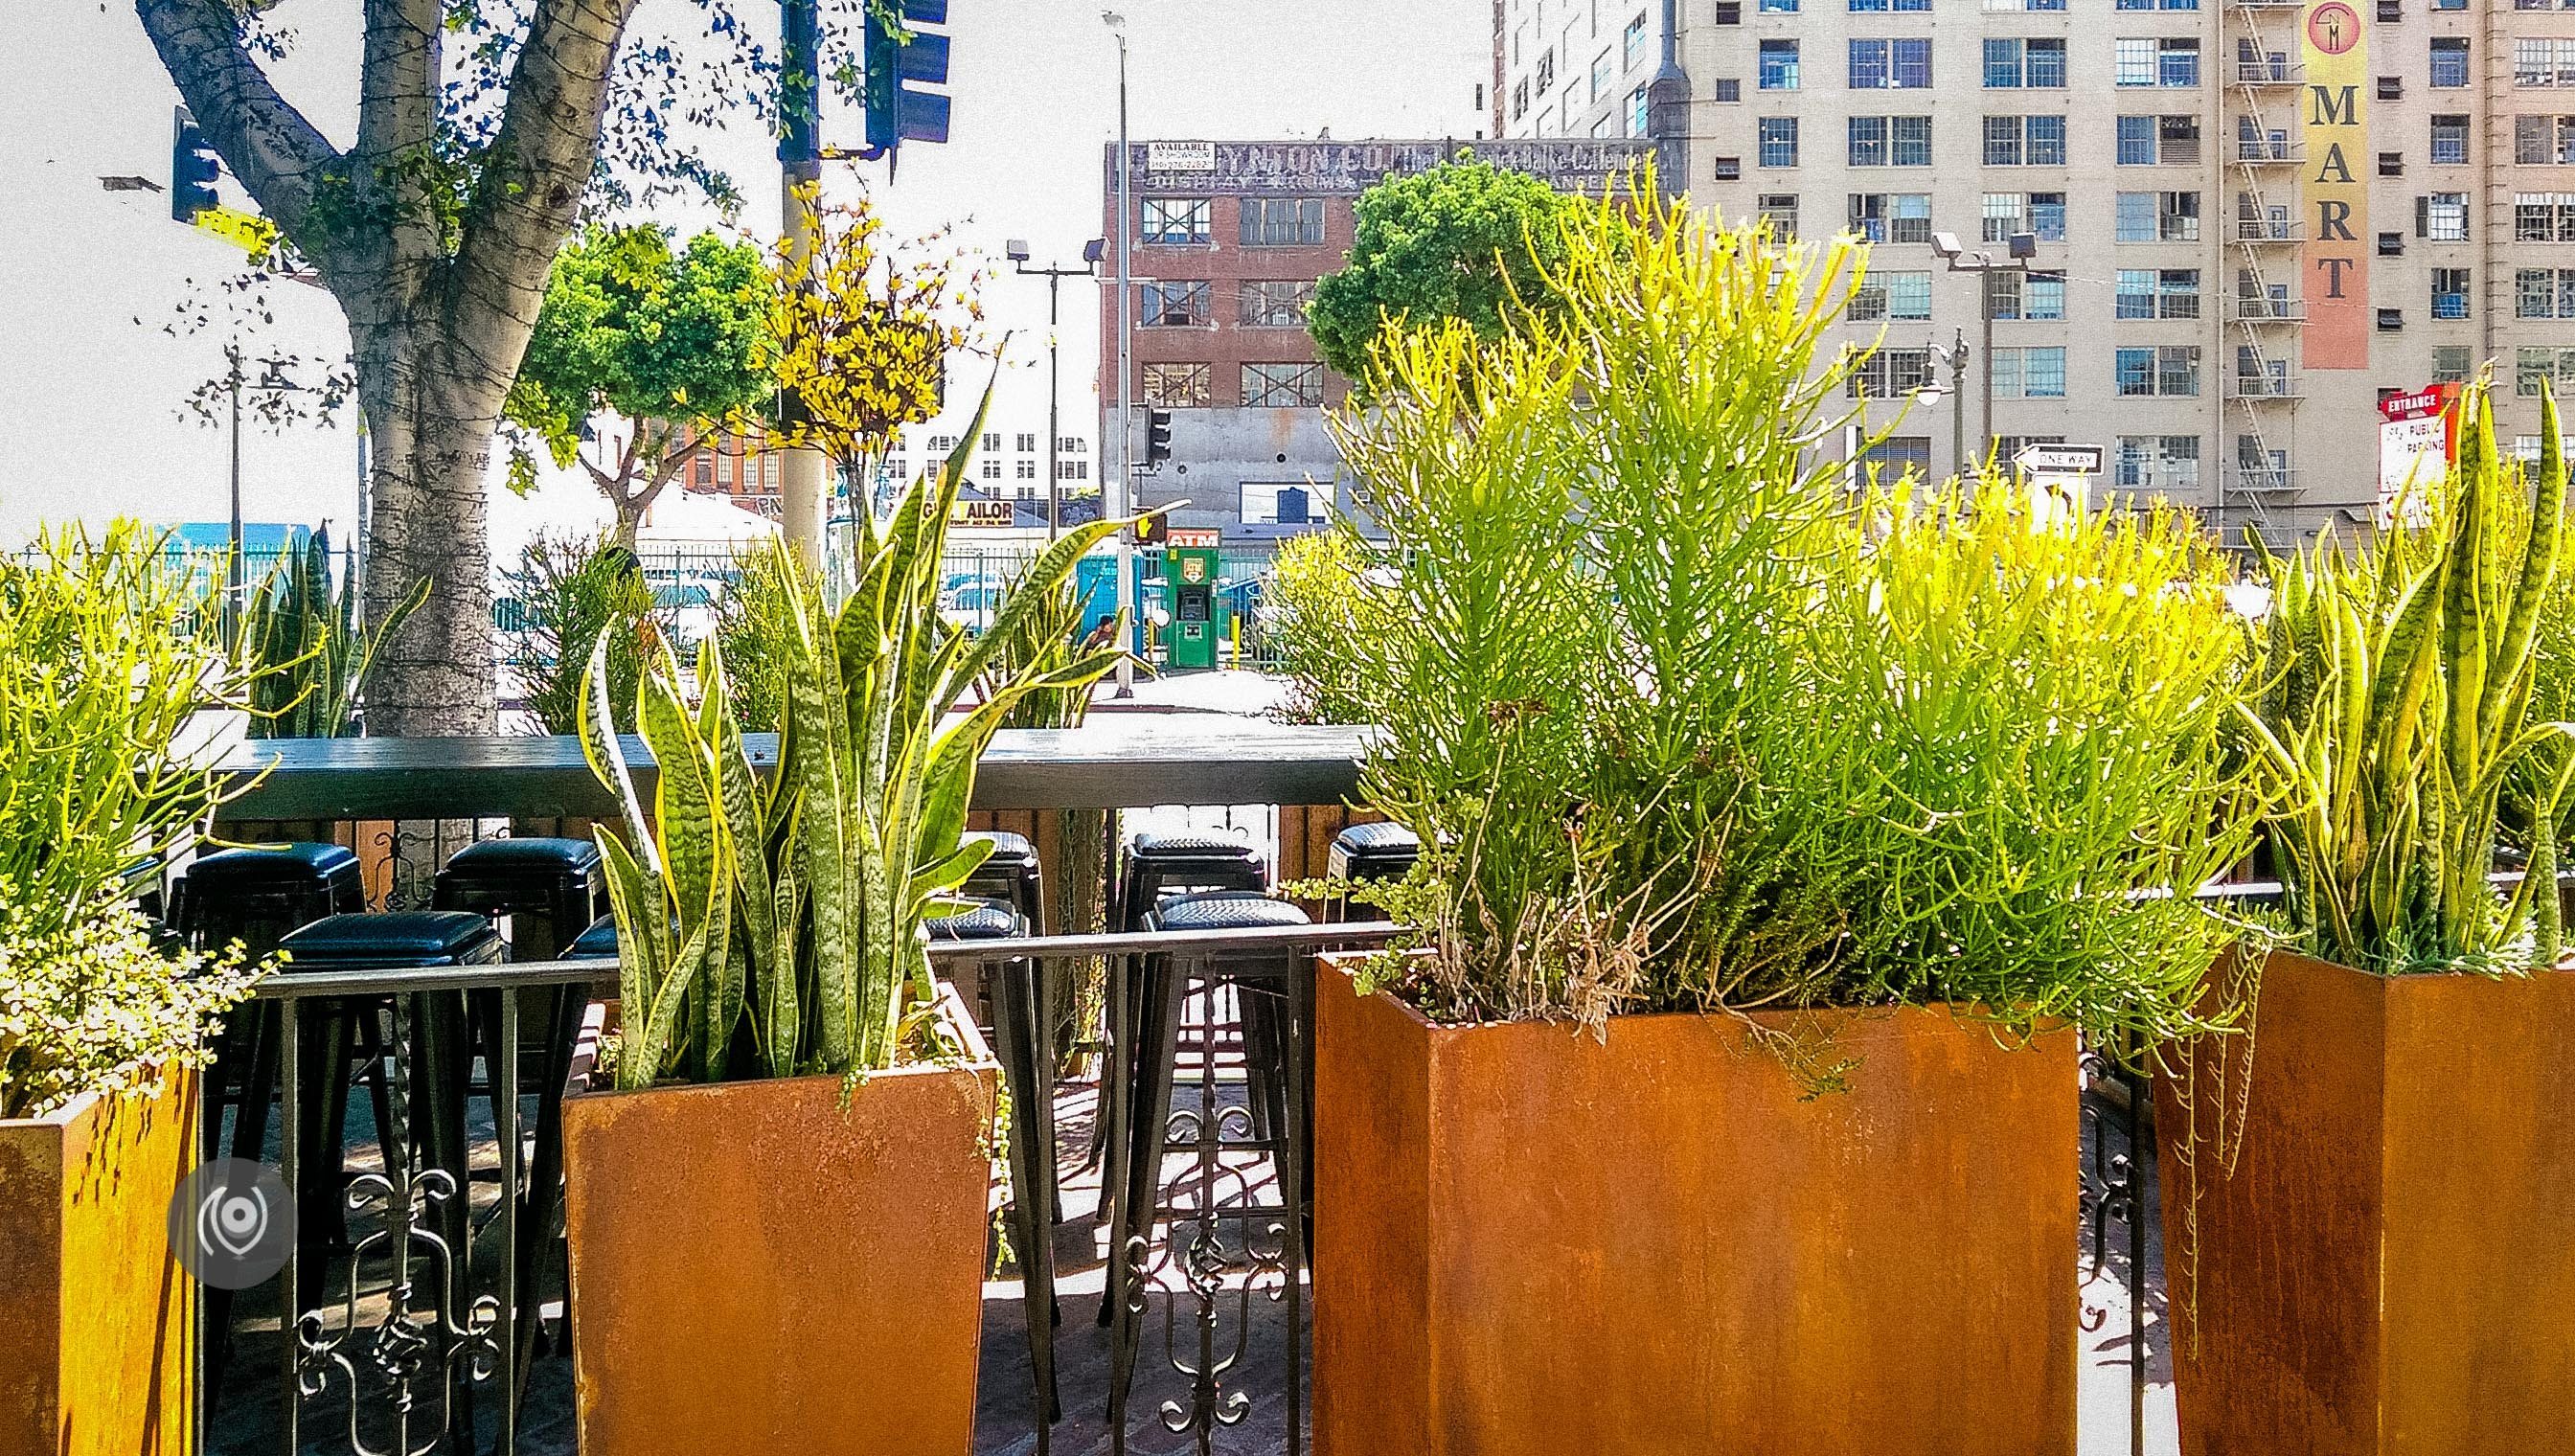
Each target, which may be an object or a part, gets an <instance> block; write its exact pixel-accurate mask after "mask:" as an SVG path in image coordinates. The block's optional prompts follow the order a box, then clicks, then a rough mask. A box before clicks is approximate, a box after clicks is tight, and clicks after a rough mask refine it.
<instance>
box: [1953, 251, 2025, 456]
mask: <svg viewBox="0 0 2575 1456" xmlns="http://www.w3.org/2000/svg"><path fill="white" fill-rule="evenodd" d="M1931 253H1932V256H1934V257H1936V258H1938V259H1939V260H1940V261H1941V262H1943V263H1945V264H1947V265H1948V266H1949V271H1950V272H1951V273H1972V274H1974V275H1976V297H1977V299H1978V301H1979V303H1980V304H1981V305H1982V306H1981V307H1980V308H1978V309H1977V311H1976V312H1978V313H1979V314H1981V315H1983V316H1984V317H1983V319H1982V320H1981V323H1982V326H1983V330H1984V351H1985V359H1984V365H1985V368H1984V394H1985V407H1984V415H1983V417H1982V424H1983V428H1984V432H1985V439H1984V444H1983V446H1982V447H1980V448H1979V449H1978V450H1977V452H1976V453H1977V455H1978V456H1979V457H1981V456H1983V455H1984V454H1985V453H1986V452H1988V451H1990V450H1992V449H1993V448H1994V275H1995V274H1997V273H2018V274H2022V275H2026V274H2028V272H2029V269H2030V260H2031V259H2033V258H2035V257H2037V256H2038V235H2037V234H2035V233H2014V234H2012V235H2011V236H2010V238H2008V239H2007V240H2005V255H2004V256H2003V257H2000V258H1997V257H1995V256H1994V255H1993V254H1992V253H1991V252H1988V251H1985V250H1981V249H1979V250H1978V251H1976V252H1972V253H1970V252H1968V251H1966V250H1965V249H1963V248H1961V247H1960V246H1959V244H1958V235H1957V234H1955V233H1933V234H1932V235H1931ZM1960 473H1961V474H1964V472H1963V471H1961V472H1960Z"/></svg>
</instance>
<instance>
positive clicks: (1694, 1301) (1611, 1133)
mask: <svg viewBox="0 0 2575 1456" xmlns="http://www.w3.org/2000/svg"><path fill="white" fill-rule="evenodd" d="M1765 1019H1766V1018H1765ZM1835 1019H1836V1020H1837V1021H1839V1022H1840V1027H1839V1045H1840V1047H1841V1048H1842V1049H1843V1050H1844V1051H1845V1052H1846V1053H1848V1054H1849V1055H1852V1056H1856V1057H1858V1058H1861V1060H1860V1063H1859V1065H1858V1066H1857V1067H1855V1068H1854V1069H1853V1070H1852V1072H1851V1074H1850V1089H1849V1090H1848V1091H1847V1092H1844V1093H1835V1094H1827V1095H1824V1096H1821V1097H1818V1098H1815V1099H1812V1100H1803V1101H1801V1100H1800V1099H1799V1097H1798V1094H1797V1087H1796V1085H1795V1083H1794V1082H1793V1080H1792V1079H1791V1078H1790V1076H1789V1075H1788V1073H1787V1071H1786V1069H1785V1068H1784V1067H1783V1066H1782V1064H1781V1063H1780V1061H1779V1060H1778V1059H1777V1058H1776V1057H1775V1056H1773V1055H1771V1054H1769V1053H1767V1052H1764V1051H1760V1050H1756V1049H1753V1048H1751V1047H1749V1046H1747V1045H1746V1043H1745V1034H1744V1030H1743V1028H1742V1026H1741V1025H1740V1024H1739V1023H1736V1022H1732V1021H1728V1020H1725V1019H1722V1018H1716V1017H1706V1016H1693V1015H1665V1016H1626V1017H1619V1018H1616V1019H1614V1020H1612V1021H1611V1022H1610V1023H1609V1030H1608V1037H1607V1041H1606V1044H1605V1045H1604V1044H1602V1043H1601V1042H1599V1041H1595V1040H1594V1039H1592V1038H1590V1037H1588V1036H1582V1035H1577V1034H1575V1033H1574V1032H1573V1031H1572V1030H1571V1029H1570V1028H1567V1027H1565V1026H1562V1025H1549V1024H1543V1023H1517V1024H1507V1025H1486V1026H1467V1027H1443V1026H1435V1025H1432V1024H1431V1023H1429V1022H1428V1021H1426V1020H1424V1019H1423V1018H1422V1017H1421V1016H1420V1015H1419V1014H1417V1013H1416V1012H1414V1011H1413V1010H1412V1009H1411V1008H1410V1007H1409V1006H1407V1005H1405V1004H1403V1003H1401V1002H1399V1001H1397V1000H1395V999H1393V998H1391V997H1389V996H1385V995H1381V994H1380V995H1371V996H1364V997H1362V996H1360V995H1359V994H1358V993H1357V991H1356V988H1355V985H1354V983H1353V982H1352V981H1351V979H1350V978H1349V976H1348V975H1347V974H1346V973H1344V972H1343V970H1342V969H1341V968H1340V967H1339V966H1337V965H1335V964H1334V963H1333V962H1332V961H1331V960H1330V958H1328V957H1327V958H1326V961H1325V964H1324V966H1323V967H1322V969H1321V970H1320V971H1319V984H1318V986H1317V997H1316V1011H1315V1033H1316V1035H1315V1108H1314V1119H1315V1120H1314V1158H1315V1167H1314V1255H1313V1267H1314V1396H1313V1410H1314V1450H1315V1452H1316V1456H1372V1453H1379V1452H1393V1451H1402V1452H1406V1453H1426V1456H1469V1453H1472V1456H1515V1453H1528V1456H1541V1453H1543V1456H1562V1453H1565V1452H1574V1451H1579V1452H1583V1453H1585V1456H1604V1453H1606V1456H1620V1453H1633V1456H1648V1453H1650V1456H1671V1453H1675V1452H1685V1451H1686V1452H1701V1451H1705V1452H1718V1451H1722V1452H1725V1453H1728V1456H1770V1453H1815V1456H1824V1453H1833V1456H1849V1453H1854V1452H1899V1451H1900V1452H1904V1453H1907V1456H1996V1453H2001V1452H2011V1453H2014V1456H2070V1453H2071V1452H2072V1451H2073V1450H2074V1373H2075V1372H2074V1360H2075V1351H2074V1339H2075V1319H2074V1312H2075V1309H2076V1297H2075V1259H2074V1257H2073V1255H2072V1249H2073V1247H2074V1242H2075V1217H2076V1214H2075V1201H2076V1195H2077V1181H2078V1180H2077V1178H2076V1174H2075V1166H2074V1163H2075V1149H2076V1144H2077V1119H2078V1116H2079V1104H2078V1097H2077V1088H2078V1082H2077V1078H2076V1073H2075V1054H2076V1049H2075V1045H2074V1037H2073V1035H2072V1034H2071V1033H2070V1032H2066V1031H2050V1032H2047V1033H2045V1034H2043V1035H2041V1036H2039V1037H2038V1038H2037V1039H2036V1042H2035V1044H2034V1045H2032V1046H2030V1047H2027V1048H2024V1049H2017V1050H2012V1049H2005V1048H2004V1047H2002V1046H1999V1045H1997V1044H1996V1041H1995V1037H1994V1033H1993V1032H1992V1030H1991V1029H1989V1028H1988V1027H1985V1026H1982V1025H1978V1024H1975V1023H1972V1022H1968V1021H1961V1020H1958V1019H1955V1018H1953V1017H1952V1016H1951V1015H1950V1014H1949V1013H1948V1012H1947V1011H1946V1010H1945V1009H1942V1008H1937V1007H1934V1008H1927V1009H1926V1008H1916V1009H1908V1010H1900V1011H1891V1012H1880V1013H1872V1014H1865V1015H1861V1014H1848V1015H1843V1014H1836V1016H1835ZM1775 1024H1779V1025H1782V1026H1785V1025H1786V1024H1788V1023H1787V1021H1786V1019H1785V1018H1784V1017H1783V1018H1780V1019H1779V1020H1778V1021H1777V1022H1776V1023H1775Z"/></svg>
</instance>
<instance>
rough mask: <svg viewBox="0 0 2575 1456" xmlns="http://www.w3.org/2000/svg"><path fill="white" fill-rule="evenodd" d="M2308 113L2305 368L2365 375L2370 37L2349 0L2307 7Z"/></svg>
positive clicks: (2303, 166)
mask: <svg viewBox="0 0 2575 1456" xmlns="http://www.w3.org/2000/svg"><path fill="white" fill-rule="evenodd" d="M2301 30H2302V31H2303V33H2304V34H2303V39H2302V41H2301V43H2300V46H2301V49H2302V50H2303V51H2304V53H2305V57H2304V58H2305V61H2306V68H2307V69H2306V90H2305V101H2306V105H2305V106H2304V107H2303V108H2302V110H2303V112H2304V115H2302V116H2301V117H2300V118H2299V121H2300V124H2301V138H2300V139H2301V140H2302V141H2303V142H2304V143H2305V146H2304V148H2303V149H2302V155H2303V157H2304V160H2303V161H2302V162H2301V163H2300V165H2299V173H2298V176H2299V194H2300V196H2299V201H2300V203H2301V204H2302V205H2303V209H2304V211H2305V214H2306V220H2307V239H2306V247H2305V250H2304V252H2305V256H2304V257H2303V259H2302V260H2301V261H2302V263H2303V264H2304V268H2303V272H2304V274H2305V287H2304V288H2303V289H2302V290H2301V293H2302V294H2303V296H2304V297H2305V299H2306V304H2307V328H2306V344H2305V354H2304V356H2303V361H2304V363H2305V365H2306V367H2307V368H2309V369H2367V368H2368V367H2369V334H2370V316H2369V257H2368V254H2367V253H2366V252H2364V251H2363V250H2364V248H2366V247H2367V246H2368V243H2367V240H2368V238H2369V174H2368V172H2367V171H2365V170H2363V169H2364V168H2365V167H2366V166H2367V165H2368V163H2369V160H2370V158H2369V147H2368V132H2367V130H2366V127H2367V121H2366V119H2365V118H2364V117H2363V116H2362V114H2361V107H2362V106H2363V105H2365V104H2366V103H2365V101H2364V100H2363V98H2364V97H2365V96H2367V94H2368V92H2369V89H2370V80H2369V44H2368V36H2367V35H2366V34H2365V33H2364V32H2363V31H2362V29H2361V23H2360V12H2359V11H2358V10H2357V9H2355V8H2353V6H2352V5H2351V4H2350V3H2349V0H2315V3H2313V4H2310V5H2309V6H2308V7H2307V9H2306V13H2305V16H2304V24H2303V25H2302V26H2301Z"/></svg>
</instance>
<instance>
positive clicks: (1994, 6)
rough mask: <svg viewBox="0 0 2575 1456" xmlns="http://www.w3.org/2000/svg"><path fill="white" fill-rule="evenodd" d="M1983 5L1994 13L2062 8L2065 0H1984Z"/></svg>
mask: <svg viewBox="0 0 2575 1456" xmlns="http://www.w3.org/2000/svg"><path fill="white" fill-rule="evenodd" d="M1984 7H1985V9H1986V10H1988V11H1993V12H1996V13H2000V12H2006V11H2022V10H2063V9H2064V8H2065V0H1984Z"/></svg>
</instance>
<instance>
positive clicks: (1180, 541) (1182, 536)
mask: <svg viewBox="0 0 2575 1456" xmlns="http://www.w3.org/2000/svg"><path fill="white" fill-rule="evenodd" d="M1222 540H1223V537H1222V534H1221V533H1219V532H1217V531H1215V530H1212V529H1210V528H1208V527H1204V526H1175V527H1173V528H1172V534H1171V536H1170V538H1169V539H1168V540H1166V541H1165V542H1164V543H1163V544H1164V545H1165V546H1179V547H1197V548H1200V549H1202V550H1205V551H1214V550H1216V548H1217V547H1218V545H1219V544H1220V543H1221V541H1222Z"/></svg>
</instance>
